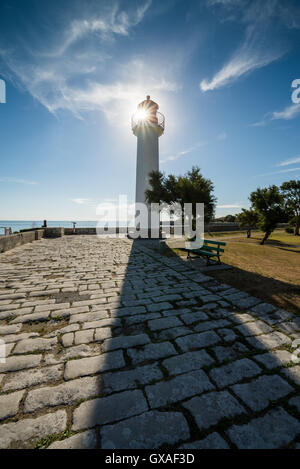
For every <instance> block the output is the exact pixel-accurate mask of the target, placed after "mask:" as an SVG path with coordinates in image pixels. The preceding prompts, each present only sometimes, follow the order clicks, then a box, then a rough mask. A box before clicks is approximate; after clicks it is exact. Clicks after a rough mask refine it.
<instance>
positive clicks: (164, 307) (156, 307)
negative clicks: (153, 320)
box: [147, 302, 172, 313]
mask: <svg viewBox="0 0 300 469" xmlns="http://www.w3.org/2000/svg"><path fill="white" fill-rule="evenodd" d="M168 309H172V305H171V303H168V302H163V303H156V304H154V305H147V311H150V313H156V312H158V311H164V310H168Z"/></svg>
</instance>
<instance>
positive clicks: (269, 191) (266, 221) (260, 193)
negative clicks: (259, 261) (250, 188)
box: [249, 185, 285, 244]
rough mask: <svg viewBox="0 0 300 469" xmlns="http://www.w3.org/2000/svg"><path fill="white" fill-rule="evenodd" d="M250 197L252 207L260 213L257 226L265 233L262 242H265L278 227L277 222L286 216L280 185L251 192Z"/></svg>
mask: <svg viewBox="0 0 300 469" xmlns="http://www.w3.org/2000/svg"><path fill="white" fill-rule="evenodd" d="M249 199H250V201H251V203H252V209H253V210H255V211H256V212H257V214H258V223H257V226H258V228H259V229H261V230H262V231H263V232H264V233H265V236H264V237H263V239H262V241H261V243H260V244H264V243H265V241H266V240H267V239H268V237H269V236H270V234H271V233H272V231H274V229H275V228H276V225H277V223H279V222H280V221H282V220H283V219H284V218H285V212H284V207H283V196H282V194H281V193H280V191H279V189H278V187H277V186H275V185H273V186H270V187H267V188H264V189H260V188H258V189H257V190H256V191H254V192H251V194H250V197H249Z"/></svg>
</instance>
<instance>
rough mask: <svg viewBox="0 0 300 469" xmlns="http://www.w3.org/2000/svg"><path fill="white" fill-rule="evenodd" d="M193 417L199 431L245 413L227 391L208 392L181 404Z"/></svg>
mask: <svg viewBox="0 0 300 469" xmlns="http://www.w3.org/2000/svg"><path fill="white" fill-rule="evenodd" d="M183 407H185V408H186V409H187V410H188V411H189V412H190V413H191V414H192V416H193V417H194V419H195V421H196V424H197V426H198V428H199V429H200V430H205V429H207V428H210V427H211V426H213V425H217V423H218V422H220V420H222V419H225V418H226V419H231V418H233V417H236V416H238V415H242V414H246V413H247V411H246V410H245V408H244V407H242V406H241V404H239V402H238V401H237V400H236V399H235V398H234V397H232V396H231V394H229V392H228V391H221V392H209V393H207V394H203V395H202V396H200V397H194V398H193V399H191V400H189V401H187V402H185V403H184V404H183Z"/></svg>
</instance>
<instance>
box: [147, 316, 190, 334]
mask: <svg viewBox="0 0 300 469" xmlns="http://www.w3.org/2000/svg"><path fill="white" fill-rule="evenodd" d="M179 326H182V322H181V321H180V320H179V319H178V318H177V317H174V316H169V317H167V318H161V319H153V320H151V321H148V327H149V329H150V330H151V331H159V330H163V329H169V328H171V327H179Z"/></svg>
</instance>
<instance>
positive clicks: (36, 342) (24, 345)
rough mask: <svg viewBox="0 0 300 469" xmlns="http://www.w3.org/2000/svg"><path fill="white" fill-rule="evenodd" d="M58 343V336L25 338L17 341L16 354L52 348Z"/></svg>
mask: <svg viewBox="0 0 300 469" xmlns="http://www.w3.org/2000/svg"><path fill="white" fill-rule="evenodd" d="M56 345H57V337H53V338H51V339H41V338H37V339H25V340H21V341H20V342H18V343H17V345H16V347H15V349H14V354H21V353H30V352H38V351H42V350H51V349H52V348H54V347H55V346H56Z"/></svg>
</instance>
